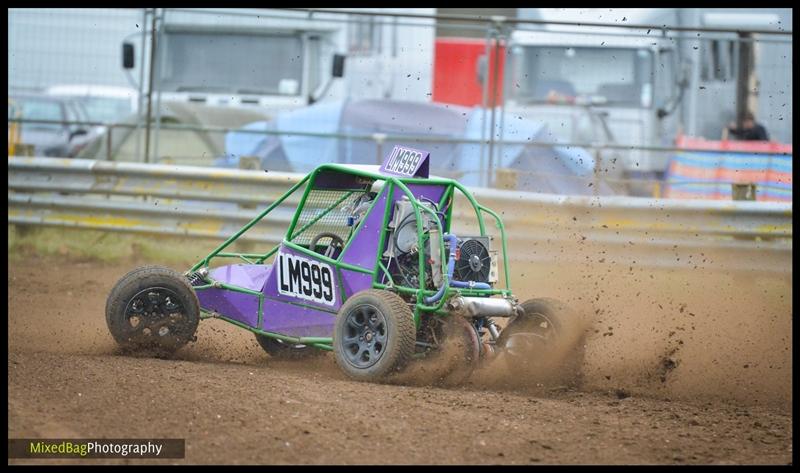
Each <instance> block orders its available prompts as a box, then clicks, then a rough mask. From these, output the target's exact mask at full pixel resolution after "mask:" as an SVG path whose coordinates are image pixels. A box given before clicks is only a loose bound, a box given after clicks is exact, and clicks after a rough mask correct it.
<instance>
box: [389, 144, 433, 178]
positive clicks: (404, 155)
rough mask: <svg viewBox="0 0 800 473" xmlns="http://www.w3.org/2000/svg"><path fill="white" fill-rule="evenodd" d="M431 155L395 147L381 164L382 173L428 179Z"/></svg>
mask: <svg viewBox="0 0 800 473" xmlns="http://www.w3.org/2000/svg"><path fill="white" fill-rule="evenodd" d="M429 160H430V153H429V152H427V151H422V150H418V149H413V148H406V147H404V146H395V147H394V148H393V149H392V152H391V153H389V155H388V156H386V159H384V160H383V164H381V172H382V173H385V174H394V175H396V176H404V177H423V178H426V177H428V170H429V167H430V166H429Z"/></svg>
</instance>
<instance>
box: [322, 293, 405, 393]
mask: <svg viewBox="0 0 800 473" xmlns="http://www.w3.org/2000/svg"><path fill="white" fill-rule="evenodd" d="M415 340H416V327H415V325H414V315H413V314H412V313H411V309H409V307H408V305H407V304H406V302H405V301H404V300H403V299H401V298H400V296H398V295H397V294H395V293H393V292H389V291H382V290H375V289H370V290H366V291H361V292H359V293H357V294H355V295H353V296H352V297H351V298H350V299H348V300H347V302H345V303H344V305H342V307H341V308H340V309H339V313H338V315H337V318H336V328H335V330H334V334H333V352H334V354H335V358H336V363H337V364H338V365H339V367H340V368H341V370H342V371H344V373H345V374H346V375H347V376H349V377H351V378H353V379H357V380H361V381H383V380H385V378H386V377H388V376H389V375H391V374H394V373H397V372H399V371H401V370H402V369H403V368H405V367H406V365H407V364H408V362H409V360H411V358H412V356H413V355H414V343H415Z"/></svg>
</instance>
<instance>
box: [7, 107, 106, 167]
mask: <svg viewBox="0 0 800 473" xmlns="http://www.w3.org/2000/svg"><path fill="white" fill-rule="evenodd" d="M8 119H9V120H12V119H22V120H41V121H43V122H44V123H20V124H19V126H18V127H17V128H16V130H15V136H16V139H17V140H18V143H17V144H20V145H30V146H33V154H34V155H36V156H52V157H67V158H72V157H74V156H75V155H76V154H78V152H80V150H81V149H83V147H84V146H86V144H87V143H88V142H89V141H90V140H91V139H92V138H93V137H94V136H95V131H94V130H92V129H91V128H90V127H87V126H85V125H79V124H75V122H86V121H88V120H89V118H88V115H87V113H86V109H85V108H84V107H83V105H82V104H81V103H79V102H78V101H76V100H73V99H69V98H66V97H53V96H48V95H39V94H12V95H9V97H8Z"/></svg>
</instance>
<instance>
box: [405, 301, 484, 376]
mask: <svg viewBox="0 0 800 473" xmlns="http://www.w3.org/2000/svg"><path fill="white" fill-rule="evenodd" d="M431 317H435V319H431V320H430V321H429V323H431V324H433V325H431V326H429V329H430V330H432V332H433V337H432V338H433V340H429V342H433V341H434V340H435V341H436V342H437V343H438V347H437V348H435V349H434V350H433V351H431V352H429V353H428V354H427V355H426V356H425V357H423V358H421V359H420V360H419V361H418V363H419V369H418V370H417V371H419V372H418V373H414V374H415V381H416V382H417V383H419V382H422V383H424V384H433V385H437V386H445V387H452V386H459V385H461V384H463V383H464V382H466V381H467V380H468V379H469V377H470V376H471V375H472V372H473V371H474V370H475V367H476V366H477V365H478V361H479V359H480V356H481V345H480V339H479V337H478V332H476V331H475V328H474V327H473V326H472V324H471V323H470V322H469V320H467V319H465V318H464V317H461V316H456V315H451V316H447V317H436V316H431ZM418 338H420V337H419V336H418ZM426 338H427V339H430V338H431V337H430V336H428V337H426ZM426 341H428V340H426Z"/></svg>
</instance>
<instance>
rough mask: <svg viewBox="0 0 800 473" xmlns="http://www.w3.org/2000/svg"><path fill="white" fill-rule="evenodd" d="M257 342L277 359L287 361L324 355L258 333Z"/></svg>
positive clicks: (319, 351)
mask: <svg viewBox="0 0 800 473" xmlns="http://www.w3.org/2000/svg"><path fill="white" fill-rule="evenodd" d="M255 336H256V340H257V341H258V344H259V345H261V348H263V349H264V351H265V352H267V353H268V354H269V356H273V357H275V358H281V359H286V360H302V359H306V358H310V357H313V356H319V355H321V354H322V350H318V349H316V348H314V347H312V346H308V345H302V344H298V343H289V342H284V341H282V340H278V339H277V338H271V337H267V336H265V335H261V334H258V333H256V334H255Z"/></svg>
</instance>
